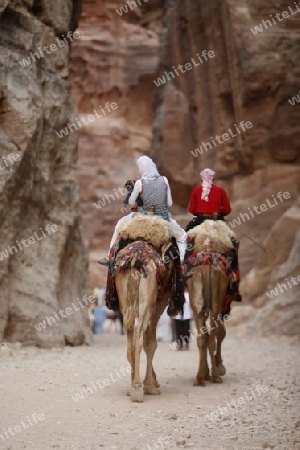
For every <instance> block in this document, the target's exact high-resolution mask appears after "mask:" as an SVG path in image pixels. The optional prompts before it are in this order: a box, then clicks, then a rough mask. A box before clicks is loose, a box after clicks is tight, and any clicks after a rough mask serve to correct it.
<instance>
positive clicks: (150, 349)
mask: <svg viewBox="0 0 300 450" xmlns="http://www.w3.org/2000/svg"><path fill="white" fill-rule="evenodd" d="M165 306H166V304H165V302H163V303H160V304H157V305H156V310H155V313H154V315H153V316H152V318H151V323H150V324H149V326H148V328H147V330H146V333H145V336H144V350H145V353H146V355H147V369H146V377H145V380H144V393H145V394H152V395H159V394H160V390H159V389H158V388H159V383H158V381H157V379H156V373H155V371H154V369H153V357H154V353H155V350H156V348H157V340H156V327H157V323H158V320H159V318H160V316H161V315H162V313H163V311H164V309H165Z"/></svg>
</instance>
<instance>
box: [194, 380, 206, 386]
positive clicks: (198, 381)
mask: <svg viewBox="0 0 300 450" xmlns="http://www.w3.org/2000/svg"><path fill="white" fill-rule="evenodd" d="M193 386H205V381H204V378H196V379H195V381H194V383H193Z"/></svg>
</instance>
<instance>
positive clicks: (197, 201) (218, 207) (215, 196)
mask: <svg viewBox="0 0 300 450" xmlns="http://www.w3.org/2000/svg"><path fill="white" fill-rule="evenodd" d="M201 194H202V186H196V187H195V188H194V189H193V190H192V193H191V198H190V204H189V212H190V213H192V214H194V215H197V214H201V213H202V214H213V213H219V214H222V216H227V214H229V213H230V212H231V206H230V202H229V199H228V197H227V194H226V192H225V191H224V189H223V188H221V187H219V186H215V185H214V184H213V185H212V188H211V191H210V194H209V196H208V198H209V200H208V202H206V201H205V200H201Z"/></svg>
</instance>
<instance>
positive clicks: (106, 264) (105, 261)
mask: <svg viewBox="0 0 300 450" xmlns="http://www.w3.org/2000/svg"><path fill="white" fill-rule="evenodd" d="M98 264H101V266H106V267H108V266H109V261H108V259H107V258H106V257H105V258H102V259H99V261H98Z"/></svg>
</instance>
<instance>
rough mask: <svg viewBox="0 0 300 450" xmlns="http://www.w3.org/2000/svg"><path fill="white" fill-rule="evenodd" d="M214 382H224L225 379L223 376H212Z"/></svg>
mask: <svg viewBox="0 0 300 450" xmlns="http://www.w3.org/2000/svg"><path fill="white" fill-rule="evenodd" d="M211 382H212V383H223V380H222V378H221V377H211Z"/></svg>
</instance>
